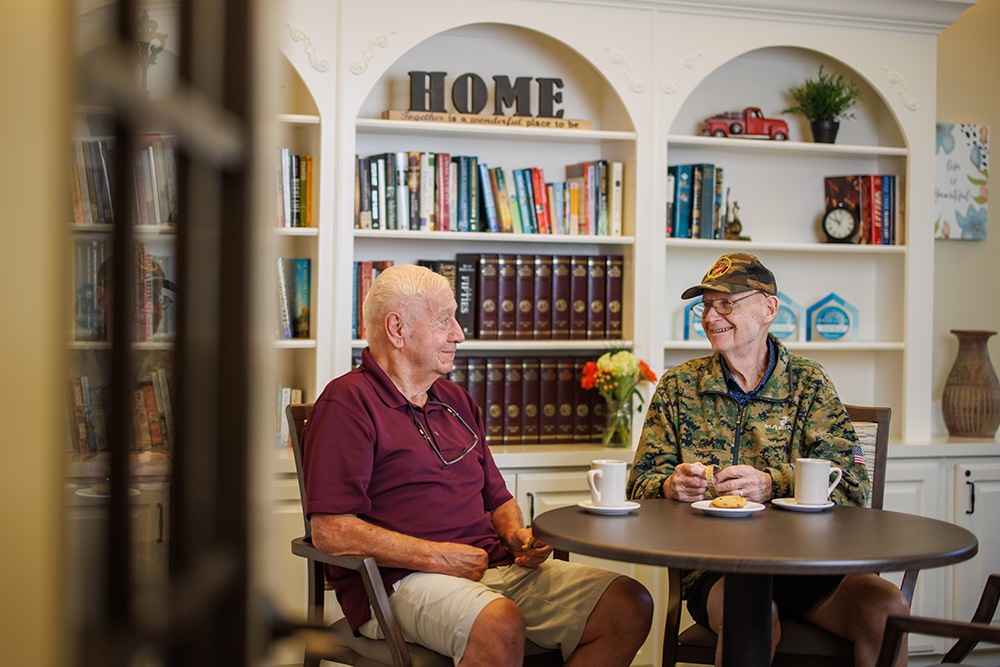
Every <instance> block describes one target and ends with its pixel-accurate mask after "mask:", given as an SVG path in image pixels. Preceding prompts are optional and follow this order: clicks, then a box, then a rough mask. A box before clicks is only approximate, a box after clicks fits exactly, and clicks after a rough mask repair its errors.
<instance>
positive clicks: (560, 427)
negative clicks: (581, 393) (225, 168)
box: [556, 358, 578, 443]
mask: <svg viewBox="0 0 1000 667" xmlns="http://www.w3.org/2000/svg"><path fill="white" fill-rule="evenodd" d="M557 373H558V377H557V380H556V405H557V408H558V409H557V413H556V442H559V443H564V442H573V440H574V436H575V428H576V409H575V408H576V387H575V386H574V384H578V383H577V382H574V380H575V379H576V360H575V359H572V358H560V359H559V361H558V367H557Z"/></svg>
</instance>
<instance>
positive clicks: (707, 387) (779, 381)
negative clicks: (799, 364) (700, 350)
mask: <svg viewBox="0 0 1000 667" xmlns="http://www.w3.org/2000/svg"><path fill="white" fill-rule="evenodd" d="M767 337H768V340H770V341H771V343H772V344H773V345H774V349H775V350H776V352H777V356H778V360H777V362H776V363H775V365H774V372H773V373H771V377H770V378H768V380H767V382H765V383H764V386H763V387H761V389H760V391H759V392H758V393H757V396H756V398H762V399H765V400H769V401H785V400H788V398H790V397H791V394H792V389H791V388H792V378H791V373H792V365H791V358H790V357H789V354H788V349H787V348H785V346H784V345H782V344H781V341H780V340H778V338H777V337H776V336H775V335H774V334H768V335H767ZM698 393H699V394H727V395H728V394H729V387H727V386H726V374H725V371H724V370H723V368H722V353H720V352H716V353H715V354H713V355H712V356H711V358H710V359H709V362H708V373H705V374H704V375H702V377H701V379H700V380H699V381H698Z"/></svg>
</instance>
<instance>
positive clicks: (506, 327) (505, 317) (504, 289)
mask: <svg viewBox="0 0 1000 667" xmlns="http://www.w3.org/2000/svg"><path fill="white" fill-rule="evenodd" d="M497 275H498V283H497V305H498V308H497V338H499V339H500V340H514V338H515V337H516V334H517V306H516V305H515V303H516V299H517V256H516V255H498V256H497Z"/></svg>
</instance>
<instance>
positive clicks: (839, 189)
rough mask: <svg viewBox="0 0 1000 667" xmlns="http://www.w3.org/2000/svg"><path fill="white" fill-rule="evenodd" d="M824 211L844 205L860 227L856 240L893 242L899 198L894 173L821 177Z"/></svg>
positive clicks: (894, 240) (900, 199) (877, 242)
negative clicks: (855, 217)
mask: <svg viewBox="0 0 1000 667" xmlns="http://www.w3.org/2000/svg"><path fill="white" fill-rule="evenodd" d="M823 194H824V198H825V204H826V210H830V209H831V208H833V207H835V206H845V207H847V208H850V209H851V210H853V211H854V214H855V215H856V216H857V218H858V221H859V222H860V223H861V230H860V232H859V233H858V237H857V242H858V243H861V244H866V245H895V244H896V220H897V219H898V218H899V203H900V201H902V197H901V193H900V192H899V187H898V179H897V178H896V175H895V174H852V175H848V176H827V177H826V178H824V179H823Z"/></svg>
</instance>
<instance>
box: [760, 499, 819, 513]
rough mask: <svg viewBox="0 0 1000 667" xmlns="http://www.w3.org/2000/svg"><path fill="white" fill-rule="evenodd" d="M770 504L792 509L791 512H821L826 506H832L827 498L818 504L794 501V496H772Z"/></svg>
mask: <svg viewBox="0 0 1000 667" xmlns="http://www.w3.org/2000/svg"><path fill="white" fill-rule="evenodd" d="M771 504H772V505H777V506H778V507H780V508H781V509H783V510H792V511H793V512H822V511H823V510H825V509H827V508H830V507H833V503H832V502H831V501H829V500H828V501H826V502H825V503H821V504H819V505H804V504H802V503H797V502H795V498H772V499H771Z"/></svg>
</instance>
